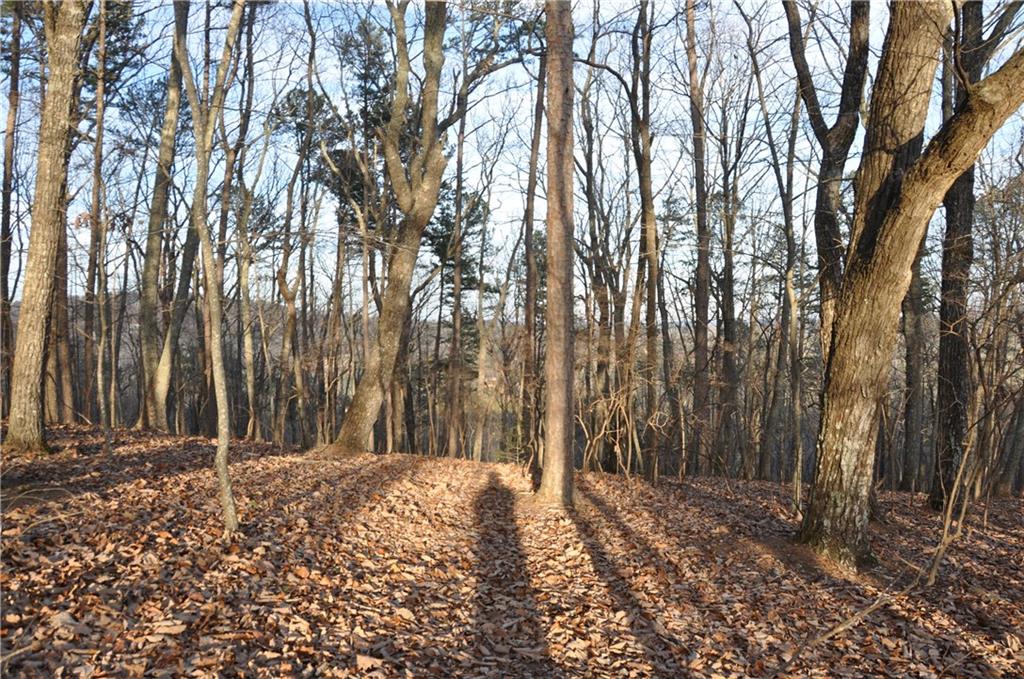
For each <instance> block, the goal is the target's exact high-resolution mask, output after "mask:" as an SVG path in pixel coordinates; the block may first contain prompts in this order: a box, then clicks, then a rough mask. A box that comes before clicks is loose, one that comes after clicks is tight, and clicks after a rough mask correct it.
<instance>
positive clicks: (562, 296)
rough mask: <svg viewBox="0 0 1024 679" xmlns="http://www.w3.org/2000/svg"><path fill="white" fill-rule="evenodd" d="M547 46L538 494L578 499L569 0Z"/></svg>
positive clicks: (555, 3) (554, 15) (553, 4)
mask: <svg viewBox="0 0 1024 679" xmlns="http://www.w3.org/2000/svg"><path fill="white" fill-rule="evenodd" d="M544 11H545V16H546V17H547V24H546V26H545V35H546V38H547V45H548V50H547V51H548V61H547V80H548V93H547V111H548V130H547V131H548V146H547V166H548V195H547V226H548V267H547V269H548V303H547V319H546V326H545V327H546V329H545V332H546V335H547V350H546V353H545V356H544V383H545V404H544V470H543V473H542V475H541V482H540V488H539V489H538V491H537V497H538V498H539V499H540V500H541V501H542V502H547V503H551V504H558V505H563V506H568V505H572V503H573V478H572V475H573V466H574V451H573V447H574V446H573V440H574V438H575V437H574V435H573V433H574V426H573V416H574V412H573V328H572V325H573V323H572V319H573V313H572V307H573V297H572V277H573V265H572V258H573V223H574V218H573V205H572V204H573V153H572V149H573V130H572V117H573V116H572V114H573V111H572V106H573V104H572V101H573V91H574V87H573V78H572V71H573V54H572V43H573V25H572V9H571V5H570V4H569V2H567V1H566V0H548V2H547V3H546V4H545V9H544Z"/></svg>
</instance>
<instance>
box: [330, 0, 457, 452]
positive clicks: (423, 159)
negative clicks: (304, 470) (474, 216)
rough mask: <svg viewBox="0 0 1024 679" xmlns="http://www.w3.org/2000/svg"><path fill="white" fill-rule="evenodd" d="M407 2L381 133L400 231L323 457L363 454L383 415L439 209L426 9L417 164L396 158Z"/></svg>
mask: <svg viewBox="0 0 1024 679" xmlns="http://www.w3.org/2000/svg"><path fill="white" fill-rule="evenodd" d="M407 8H408V3H407V2H402V3H400V4H399V5H398V6H395V5H389V10H390V12H391V18H392V20H393V22H394V24H395V37H396V42H397V45H398V54H397V63H396V74H395V76H396V77H395V83H396V87H395V98H394V100H393V102H392V106H391V119H390V121H389V122H388V125H387V127H386V129H385V130H384V132H383V138H382V141H383V147H384V157H385V162H386V165H387V171H388V175H389V177H390V178H391V184H392V188H393V190H394V192H395V198H396V200H397V202H398V206H399V208H400V209H401V210H402V213H403V217H402V220H401V222H400V223H399V225H398V227H397V229H396V232H397V235H396V237H395V240H394V242H393V243H392V244H391V245H392V252H391V253H390V258H389V261H388V277H387V284H386V286H385V288H384V294H383V295H382V300H381V309H380V317H379V319H378V323H377V342H376V345H375V346H373V345H371V346H370V351H369V355H368V356H367V358H366V370H365V372H364V374H363V378H362V379H361V380H360V381H359V384H358V385H357V386H356V393H355V395H354V396H353V398H352V403H351V404H350V405H349V408H348V410H347V411H346V413H345V419H344V421H343V422H342V425H341V431H339V432H338V437H337V439H335V442H334V444H333V445H332V446H331V447H330V448H329V450H328V453H329V454H333V455H343V454H346V453H351V452H359V451H364V450H367V448H368V444H369V441H370V437H371V436H372V434H373V429H374V425H375V424H376V422H377V419H378V417H379V415H380V410H381V405H382V404H383V402H384V396H385V390H386V389H387V387H388V386H389V385H390V384H391V380H392V374H393V372H394V369H395V363H396V359H397V357H398V352H399V348H400V344H401V334H402V328H403V327H404V326H405V323H406V317H407V316H408V314H409V305H410V292H411V289H410V288H411V285H412V278H413V273H414V271H415V268H416V257H417V255H418V254H419V249H420V240H421V238H422V236H423V230H424V229H425V228H426V226H427V223H428V222H429V221H430V218H431V216H433V214H434V208H435V207H436V206H437V199H438V193H439V191H440V188H441V179H442V175H443V174H444V167H445V164H446V159H445V156H444V150H443V148H442V143H441V139H439V137H438V134H439V131H438V128H439V125H438V93H439V90H440V81H441V69H442V67H443V64H444V50H443V39H444V31H445V18H446V15H447V6H446V3H444V2H430V3H427V5H426V8H425V10H424V11H425V14H426V25H425V27H424V34H423V62H424V70H425V74H424V79H423V90H422V93H421V95H420V102H419V111H420V140H419V150H418V152H417V154H416V156H415V157H414V158H413V159H412V160H411V161H410V162H409V163H408V165H409V166H410V167H411V171H410V172H408V173H407V171H406V165H407V164H406V162H405V161H404V160H403V157H402V154H401V152H400V150H399V144H400V139H401V137H402V135H403V134H404V133H405V129H406V114H407V112H408V106H409V105H410V97H409V77H410V62H409V44H408V41H407V38H406V28H405V11H406V9H407Z"/></svg>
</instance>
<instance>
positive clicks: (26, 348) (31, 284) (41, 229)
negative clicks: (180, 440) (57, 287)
mask: <svg viewBox="0 0 1024 679" xmlns="http://www.w3.org/2000/svg"><path fill="white" fill-rule="evenodd" d="M43 9H44V18H43V24H44V30H45V33H46V43H47V60H48V65H49V78H48V82H47V88H46V96H45V98H44V100H43V107H42V113H41V116H40V123H39V161H38V163H37V164H36V167H37V174H36V183H35V194H34V196H33V199H32V229H31V233H30V237H29V250H28V264H27V266H26V271H25V285H24V288H23V289H22V304H21V310H20V313H19V319H18V336H17V344H16V345H15V351H14V364H13V367H12V369H11V410H10V418H9V420H8V428H7V437H6V439H4V450H5V452H7V453H12V452H15V451H19V450H26V451H33V450H43V449H45V441H44V437H43V408H42V386H43V382H42V380H43V364H44V358H45V356H44V354H45V351H46V328H47V316H48V315H49V311H50V305H51V301H52V299H53V278H54V275H55V272H56V267H57V251H58V249H59V247H60V242H61V237H60V232H61V229H64V228H66V227H65V225H64V223H63V220H62V219H61V215H62V214H63V210H62V207H61V202H62V201H61V196H62V193H63V192H62V190H61V185H62V184H63V183H64V181H65V177H66V174H67V154H66V149H67V142H68V138H69V134H70V132H71V129H70V125H69V124H68V121H69V120H70V118H71V103H72V96H71V95H72V88H73V85H74V81H75V77H76V72H77V68H78V47H79V44H80V42H81V36H82V28H83V26H84V24H85V14H86V5H85V3H84V2H82V0H67V1H66V2H64V3H62V4H61V5H52V4H49V3H47V4H44V5H43Z"/></svg>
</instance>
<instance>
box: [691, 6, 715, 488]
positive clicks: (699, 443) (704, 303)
mask: <svg viewBox="0 0 1024 679" xmlns="http://www.w3.org/2000/svg"><path fill="white" fill-rule="evenodd" d="M696 24H697V17H696V0H687V1H686V60H687V65H688V68H689V80H690V83H689V84H690V124H691V126H692V128H693V162H694V181H695V182H696V194H697V195H696V198H697V272H696V286H695V290H694V329H693V343H694V344H693V359H694V365H693V370H694V378H693V433H692V434H691V435H690V439H689V444H690V455H689V457H690V467H691V469H692V470H693V472H694V473H700V471H701V469H702V465H704V464H706V460H707V454H708V453H707V446H706V438H707V435H708V428H709V412H708V400H709V395H710V390H711V375H710V369H711V366H710V363H709V362H708V313H709V311H708V307H709V302H710V296H711V263H710V258H711V232H710V230H709V228H708V190H707V180H706V173H705V170H704V162H705V155H706V152H705V150H704V146H705V138H706V133H705V129H704V91H703V87H704V84H703V81H702V78H701V75H700V73H699V71H698V69H697V35H696V31H697V28H696Z"/></svg>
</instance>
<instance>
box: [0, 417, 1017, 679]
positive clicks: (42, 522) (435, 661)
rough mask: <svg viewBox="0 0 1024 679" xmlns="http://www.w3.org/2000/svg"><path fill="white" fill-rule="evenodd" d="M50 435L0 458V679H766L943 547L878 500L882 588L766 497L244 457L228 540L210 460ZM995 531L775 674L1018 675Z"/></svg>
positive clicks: (722, 487) (83, 433)
mask: <svg viewBox="0 0 1024 679" xmlns="http://www.w3.org/2000/svg"><path fill="white" fill-rule="evenodd" d="M51 438H52V439H56V443H57V446H58V447H59V448H60V449H61V450H60V452H58V453H56V454H53V455H48V456H40V457H28V458H26V457H17V458H8V457H6V456H5V457H4V459H3V477H2V497H3V513H2V520H3V521H2V569H0V588H2V593H3V599H2V616H0V645H2V655H3V658H2V662H3V666H2V670H3V674H4V675H5V676H12V677H16V676H26V677H28V676H54V677H58V676H91V677H102V676H196V677H203V676H317V677H320V676H324V677H346V676H381V677H391V676H398V677H403V676H440V677H448V676H467V677H506V676H522V677H528V676H534V677H557V676H609V677H611V676H615V677H619V676H626V677H628V676H634V677H646V676H673V677H675V676H693V677H746V676H773V675H775V674H776V672H777V671H778V670H779V668H781V667H783V666H785V665H786V663H787V662H788V661H789V660H790V659H791V658H793V656H794V655H795V654H797V653H798V651H799V650H800V649H801V647H802V646H803V645H804V644H806V642H807V641H808V640H809V639H812V638H814V637H816V636H817V635H819V634H821V633H822V632H825V631H827V630H828V629H830V628H831V627H833V626H835V625H836V624H838V623H840V622H842V621H843V620H845V619H846V618H849V617H850V616H852V615H854V614H855V613H857V611H858V610H861V609H863V608H865V607H867V606H869V605H870V604H871V603H872V602H873V601H874V600H875V599H876V598H877V597H878V596H879V595H881V594H883V593H891V592H896V591H898V590H899V589H900V587H901V585H902V584H903V583H905V582H907V581H908V580H909V579H910V578H911V577H912V575H913V571H912V568H911V565H912V564H919V565H923V564H924V563H925V560H926V557H927V554H928V549H929V548H930V546H931V545H932V543H933V541H934V540H935V538H936V537H937V535H938V533H939V529H940V519H939V517H938V516H937V515H936V514H934V513H932V512H929V511H927V510H926V509H924V507H923V504H924V502H923V496H920V495H919V496H914V495H910V494H905V493H891V494H882V500H883V502H884V503H885V504H886V506H887V508H888V510H889V512H888V520H887V522H886V523H885V524H881V525H877V526H873V528H872V541H873V546H874V549H875V552H876V554H877V556H878V557H879V563H880V565H879V566H877V567H875V568H874V569H872V570H869V571H866V572H863V573H859V574H851V573H846V572H841V571H837V570H835V569H832V568H830V567H829V566H828V565H826V564H825V563H823V562H821V561H819V560H818V559H816V558H815V557H814V556H813V555H812V554H810V553H809V552H808V551H807V550H805V549H803V548H802V547H800V546H797V545H795V544H793V543H792V541H791V537H792V535H793V534H794V531H795V529H796V523H795V520H794V518H793V517H792V516H791V515H790V513H789V511H788V510H787V506H788V498H787V492H786V488H784V487H783V486H780V485H777V484H772V483H765V482H737V481H726V480H724V479H718V478H698V479H693V480H688V481H686V482H684V483H678V482H675V481H665V482H662V483H660V484H659V485H658V486H657V487H651V486H650V485H648V484H646V483H644V482H642V481H636V480H627V479H625V478H623V477H620V476H611V475H605V474H587V475H579V476H578V477H577V478H578V482H577V484H578V485H577V497H576V509H575V510H573V511H570V512H566V511H564V510H558V509H550V508H544V507H539V506H536V505H535V504H534V503H533V502H532V500H531V496H530V492H529V481H528V479H527V478H526V477H525V476H524V475H523V473H522V470H521V469H520V468H518V467H515V466H512V465H501V464H479V463H474V462H470V461H464V460H449V459H436V458H425V457H417V456H410V455H381V456H377V455H369V454H366V455H360V456H355V457H351V458H346V459H344V460H341V461H327V460H323V459H318V458H316V457H315V456H314V455H310V454H303V453H299V452H297V451H294V450H289V449H285V448H281V447H275V446H272V445H269V444H255V443H243V442H235V443H233V444H232V452H231V455H232V465H231V473H232V476H233V481H234V485H235V492H236V499H237V500H238V505H239V514H240V518H241V521H242V529H241V531H240V534H239V535H237V536H236V537H235V538H233V539H232V541H231V542H229V543H224V542H222V541H221V540H220V537H219V536H220V532H221V524H220V515H219V506H218V504H217V499H216V479H215V475H214V473H213V470H212V465H211V462H212V458H213V443H212V442H211V441H209V440H206V439H202V438H194V437H193V438H182V437H169V436H155V435H152V434H145V433H141V432H133V431H118V432H116V441H115V443H116V445H115V447H114V450H113V452H112V453H111V454H110V455H109V456H108V455H104V454H103V453H102V435H101V434H99V433H98V432H97V431H95V430H91V429H85V428H81V427H63V428H59V429H55V430H53V431H52V432H51ZM984 509H987V511H986V512H984V513H982V511H980V510H979V511H977V512H975V514H976V518H974V519H972V520H971V523H970V526H969V527H968V529H967V531H966V533H965V536H964V538H963V539H962V540H960V541H959V542H957V543H956V545H955V547H954V548H953V549H952V551H951V552H950V554H949V556H948V558H947V560H946V561H945V562H944V565H943V566H942V569H941V571H940V574H939V579H938V582H937V584H936V585H935V586H933V587H930V588H923V589H919V590H916V591H914V592H912V593H910V594H908V595H906V596H902V597H894V598H893V599H892V600H891V601H889V602H888V603H886V604H885V605H883V606H880V607H879V608H878V609H877V610H875V611H874V612H872V613H871V614H870V615H869V616H868V617H867V618H866V620H864V621H863V622H862V623H861V624H858V625H856V626H855V627H853V628H852V629H850V630H848V631H846V632H844V633H843V634H841V635H838V636H837V637H835V638H833V639H830V640H829V641H828V642H826V643H823V644H821V645H819V646H815V647H813V648H808V649H805V650H804V651H801V653H800V655H799V657H798V658H797V660H796V661H795V662H794V663H793V664H792V665H790V666H788V667H787V668H786V674H785V676H794V677H807V676H822V677H824V676H839V677H842V676H849V677H857V676H865V675H870V676H893V677H903V676H913V677H938V676H970V677H1000V676H1003V677H1014V676H1022V675H1024V670H1022V668H1024V632H1022V630H1024V549H1022V546H1024V512H1022V509H1024V507H1022V503H1021V501H1020V500H998V501H997V500H993V501H991V505H990V506H988V507H986V508H984Z"/></svg>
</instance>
